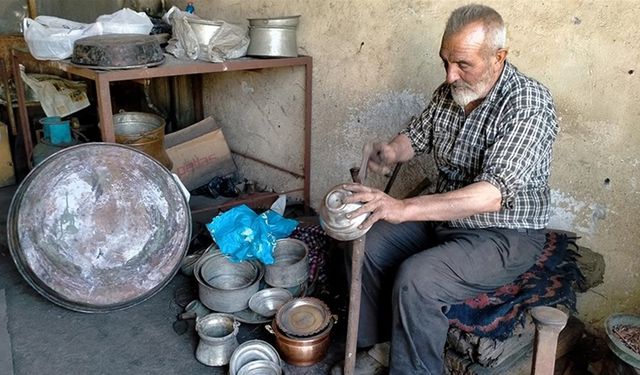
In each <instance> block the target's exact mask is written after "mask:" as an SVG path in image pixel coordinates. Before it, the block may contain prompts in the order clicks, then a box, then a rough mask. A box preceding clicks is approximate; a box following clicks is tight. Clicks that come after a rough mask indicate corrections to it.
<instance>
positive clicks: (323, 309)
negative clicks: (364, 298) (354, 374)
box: [267, 297, 335, 366]
mask: <svg viewBox="0 0 640 375" xmlns="http://www.w3.org/2000/svg"><path fill="white" fill-rule="evenodd" d="M334 323H335V317H334V316H332V315H331V311H330V310H329V308H328V307H327V305H326V304H325V303H324V302H322V301H321V300H319V299H317V298H313V297H302V298H294V299H292V300H291V301H289V302H287V303H285V304H284V305H283V306H282V307H281V308H280V309H279V310H278V312H277V313H276V317H275V319H274V321H273V322H272V323H271V325H270V326H267V330H269V331H270V332H271V333H272V334H273V335H275V338H276V346H277V347H278V349H279V351H280V354H281V355H282V357H283V358H284V360H285V361H286V362H288V363H290V364H292V365H294V366H311V365H313V364H316V363H318V362H319V361H321V360H322V358H324V356H325V355H326V354H327V349H328V348H329V343H330V333H331V329H332V328H333V325H334Z"/></svg>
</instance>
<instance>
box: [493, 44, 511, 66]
mask: <svg viewBox="0 0 640 375" xmlns="http://www.w3.org/2000/svg"><path fill="white" fill-rule="evenodd" d="M508 54H509V49H508V48H500V49H499V50H498V52H496V55H495V56H496V63H498V64H502V63H504V61H505V60H506V59H507V55H508Z"/></svg>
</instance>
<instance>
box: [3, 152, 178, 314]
mask: <svg viewBox="0 0 640 375" xmlns="http://www.w3.org/2000/svg"><path fill="white" fill-rule="evenodd" d="M7 233H8V242H9V249H10V251H11V255H12V257H13V260H14V262H15V263H16V266H17V268H18V271H19V272H20V273H21V274H22V276H23V277H24V278H25V279H26V280H27V282H28V283H29V284H30V285H31V286H32V287H33V288H34V289H36V290H37V291H38V292H39V293H40V294H42V295H43V296H44V297H46V298H48V299H49V300H51V301H52V302H55V303H57V304H59V305H61V306H63V307H66V308H69V309H72V310H76V311H82V312H105V311H112V310H118V309H123V308H126V307H129V306H132V305H135V304H137V303H139V302H142V301H144V300H145V299H147V298H149V297H151V296H152V295H154V294H155V293H157V292H158V291H159V290H161V289H162V288H163V287H164V286H165V285H166V284H167V283H168V282H169V281H170V280H171V278H172V277H173V275H175V273H176V272H177V271H178V269H179V268H180V262H181V260H182V258H183V256H184V254H185V253H186V251H187V247H188V245H189V238H190V236H191V215H190V210H189V204H188V202H187V200H186V198H185V196H184V195H183V193H182V190H181V189H180V185H179V183H178V182H177V181H176V180H175V179H174V177H173V176H172V175H171V174H170V173H169V172H168V171H167V170H166V168H164V167H163V166H162V165H160V164H159V163H158V162H157V161H155V160H154V159H152V158H150V157H149V156H147V155H145V154H144V153H142V152H140V151H138V150H135V149H133V148H131V147H127V146H123V145H118V144H113V143H86V144H81V145H77V146H73V147H69V148H66V149H64V150H62V151H60V152H58V153H56V154H54V155H52V156H50V157H49V158H47V159H46V160H45V161H43V162H42V163H41V164H40V165H38V166H37V167H36V168H34V169H33V170H32V171H31V173H29V175H28V176H27V177H26V178H25V179H24V181H23V182H22V183H21V184H20V186H19V187H18V190H17V191H16V194H15V195H14V197H13V200H12V201H11V206H10V208H9V215H8V219H7Z"/></svg>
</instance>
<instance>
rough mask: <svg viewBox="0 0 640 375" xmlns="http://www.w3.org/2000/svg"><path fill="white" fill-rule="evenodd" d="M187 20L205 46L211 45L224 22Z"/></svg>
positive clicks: (199, 41)
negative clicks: (212, 39)
mask: <svg viewBox="0 0 640 375" xmlns="http://www.w3.org/2000/svg"><path fill="white" fill-rule="evenodd" d="M187 22H188V23H189V26H191V30H193V32H194V33H195V34H196V39H197V40H198V44H202V45H205V46H208V45H209V42H210V41H211V38H213V36H214V35H216V34H217V33H218V32H219V31H220V28H221V27H222V22H219V21H208V20H201V19H197V18H187Z"/></svg>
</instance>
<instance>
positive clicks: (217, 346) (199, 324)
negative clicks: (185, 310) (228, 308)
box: [196, 313, 240, 366]
mask: <svg viewBox="0 0 640 375" xmlns="http://www.w3.org/2000/svg"><path fill="white" fill-rule="evenodd" d="M239 325H240V323H238V322H237V321H236V319H235V318H234V317H233V315H229V314H217V313H213V314H209V315H206V316H205V317H204V318H202V319H200V318H199V317H198V318H196V332H198V336H200V341H199V342H198V347H197V348H196V359H197V360H198V361H199V362H200V363H202V364H204V365H207V366H223V365H226V364H227V363H229V359H230V358H231V355H232V354H233V351H234V350H236V348H237V347H238V339H237V338H236V336H237V334H238V326H239Z"/></svg>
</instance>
